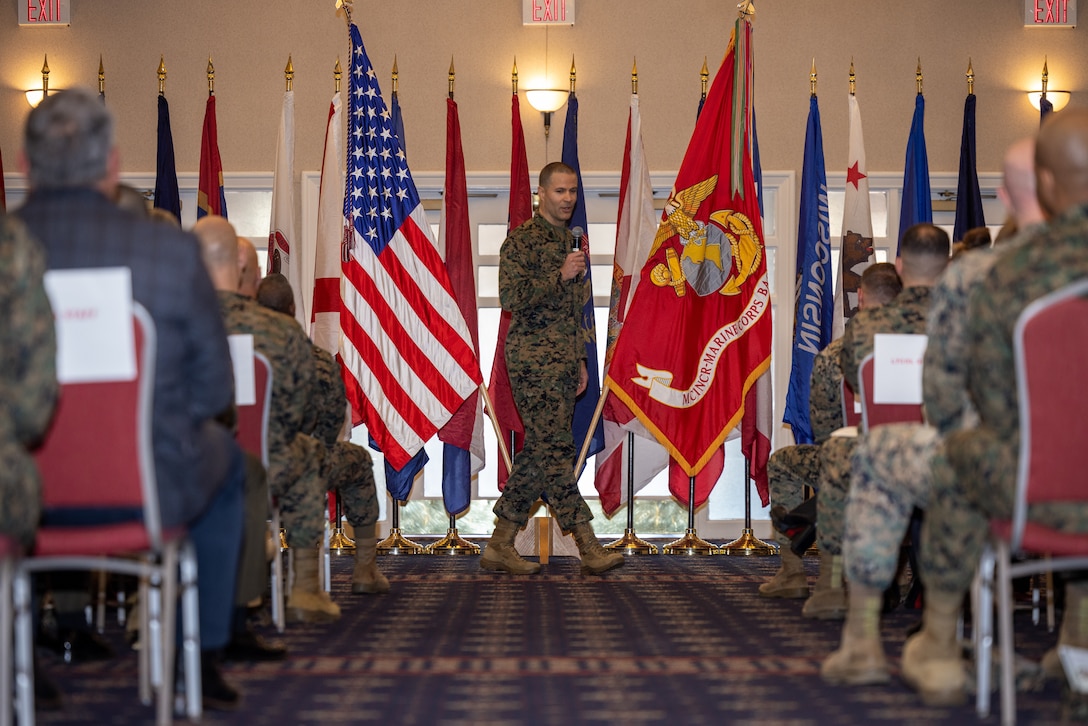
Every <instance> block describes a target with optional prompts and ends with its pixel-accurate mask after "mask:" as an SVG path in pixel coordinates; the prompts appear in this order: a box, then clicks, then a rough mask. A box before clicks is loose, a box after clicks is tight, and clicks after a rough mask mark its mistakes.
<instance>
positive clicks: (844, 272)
mask: <svg viewBox="0 0 1088 726" xmlns="http://www.w3.org/2000/svg"><path fill="white" fill-rule="evenodd" d="M849 153H850V157H849V159H850V162H849V163H848V164H847V165H846V199H845V200H844V201H843V208H842V237H841V244H840V247H839V279H838V282H837V283H836V284H835V322H834V325H833V327H832V329H831V339H832V340H834V339H835V338H838V337H840V336H841V335H842V332H843V330H844V329H845V327H846V321H847V320H849V319H850V318H852V317H853V316H854V313H856V312H857V311H858V287H860V286H861V273H862V271H863V270H864V269H865V268H866V267H868V266H869V265H870V263H872V261H873V217H872V214H871V213H870V208H869V177H868V176H867V167H866V166H865V140H864V139H863V138H862V134H861V108H860V107H859V106H858V99H857V97H856V96H855V95H854V94H852V93H851V94H850V144H849Z"/></svg>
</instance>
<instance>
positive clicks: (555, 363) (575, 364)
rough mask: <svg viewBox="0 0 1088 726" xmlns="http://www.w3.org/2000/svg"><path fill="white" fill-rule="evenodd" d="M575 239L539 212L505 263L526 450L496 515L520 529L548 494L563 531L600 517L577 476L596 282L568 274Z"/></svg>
mask: <svg viewBox="0 0 1088 726" xmlns="http://www.w3.org/2000/svg"><path fill="white" fill-rule="evenodd" d="M572 239H573V238H572V237H571V233H570V230H568V229H567V228H566V227H557V226H555V225H553V224H551V223H550V222H548V221H547V220H545V219H544V218H543V217H542V216H540V215H539V214H537V215H535V216H533V218H532V219H530V220H529V221H528V222H526V223H525V224H522V225H521V226H520V227H518V228H517V229H515V230H514V231H513V232H511V233H510V236H509V237H507V238H506V241H505V242H503V245H502V250H501V256H500V259H499V301H500V302H501V303H502V307H503V310H507V311H509V312H510V314H511V320H510V331H509V334H508V335H507V338H506V364H507V368H508V370H509V372H510V385H511V388H512V389H513V394H514V403H515V404H516V405H517V409H518V414H519V415H520V416H521V420H522V423H523V424H524V425H525V445H524V447H523V448H522V450H521V451H520V452H519V453H518V455H517V457H516V458H515V459H514V468H513V471H512V472H511V473H510V479H509V480H508V481H507V483H506V489H505V490H504V491H503V493H502V496H501V497H499V501H498V502H496V503H495V509H494V511H495V514H497V515H499V516H500V517H502V518H503V519H506V520H508V521H511V522H515V523H517V524H519V525H524V524H525V522H526V521H527V519H528V515H529V510H530V508H531V507H532V505H533V502H535V501H536V500H537V498H538V497H539V496H540V495H541V493H542V492H543V493H545V494H546V495H547V497H548V503H549V505H550V506H551V508H552V511H553V512H554V513H555V517H556V519H558V520H559V524H560V526H562V527H563V528H564V529H571V528H573V527H574V526H575V525H576V524H581V523H583V522H588V521H589V520H591V519H592V518H593V515H592V514H591V513H590V511H589V507H588V506H586V503H585V500H584V499H582V495H581V494H579V493H578V483H577V480H576V479H575V477H574V460H575V448H574V436H573V434H572V433H571V421H572V419H573V418H574V399H575V395H576V393H577V391H578V377H579V370H580V363H581V361H582V360H584V359H585V357H586V351H585V344H584V342H583V340H582V332H581V320H582V306H583V305H585V303H586V301H587V300H588V299H589V283H588V282H587V281H586V280H584V279H574V280H569V281H564V280H563V279H562V277H561V273H560V267H562V265H563V261H564V260H565V259H566V257H567V255H568V254H569V253H570V250H571V240H572Z"/></svg>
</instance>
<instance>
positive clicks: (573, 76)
mask: <svg viewBox="0 0 1088 726" xmlns="http://www.w3.org/2000/svg"><path fill="white" fill-rule="evenodd" d="M577 82H578V71H577V70H576V69H575V68H574V54H573V53H571V56H570V95H572V96H573V95H574V85H575V83H577Z"/></svg>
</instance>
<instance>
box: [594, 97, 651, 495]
mask: <svg viewBox="0 0 1088 726" xmlns="http://www.w3.org/2000/svg"><path fill="white" fill-rule="evenodd" d="M653 196H654V190H653V186H652V185H651V183H650V170H649V167H647V165H646V152H645V149H644V147H643V144H642V120H641V117H640V115H639V107H638V96H637V95H636V94H631V111H630V114H629V116H628V119H627V142H626V143H625V145H624V149H623V167H622V173H621V175H620V203H619V218H618V221H617V223H616V252H615V257H614V259H613V262H612V297H611V300H610V301H609V306H608V346H607V348H606V350H605V360H604V369H605V371H606V372H607V371H608V365H609V362H610V361H611V358H612V350H613V347H614V346H615V342H616V337H617V336H618V335H619V332H620V330H621V329H622V328H623V323H624V321H625V320H626V318H627V310H628V308H630V306H631V296H632V295H633V294H634V291H635V288H636V287H637V286H638V282H639V275H638V273H639V271H640V270H641V269H642V265H643V263H644V262H645V261H646V258H647V257H648V256H649V253H650V246H651V245H652V244H653V241H654V233H655V232H657V220H656V219H655V216H654V200H653ZM603 418H604V449H603V450H602V451H600V452H598V454H597V458H596V476H595V478H594V481H593V483H594V486H596V488H597V493H598V494H599V495H600V499H601V507H602V508H603V509H604V512H605V514H608V515H611V514H612V513H613V512H615V511H616V510H617V509H619V508H620V505H621V504H622V498H623V496H624V492H625V491H626V489H625V487H626V484H627V481H628V476H629V473H630V472H633V476H634V489H635V491H636V492H637V491H638V490H640V489H642V488H643V487H644V486H646V485H647V484H649V483H650V480H651V479H653V478H654V477H655V476H657V474H658V472H660V471H661V470H662V469H664V468H665V467H666V466H667V465H668V463H669V452H668V451H666V450H665V448H664V447H663V446H661V444H659V443H657V440H656V439H654V437H653V435H652V434H650V433H649V432H648V431H647V430H646V427H645V426H643V425H642V422H641V421H639V420H638V419H637V418H635V415H634V414H632V413H631V409H629V408H627V406H626V405H624V403H623V401H621V400H619V399H618V398H616V397H615V396H609V397H608V398H606V399H605V403H604V411H603ZM628 433H633V434H635V435H636V436H638V439H637V442H636V443H635V445H634V446H633V447H631V448H630V449H629V448H628V436H627V434H628ZM632 452H633V454H634V466H633V467H632V468H631V469H630V472H629V469H628V464H629V462H628V457H629V455H630V454H631V453H632Z"/></svg>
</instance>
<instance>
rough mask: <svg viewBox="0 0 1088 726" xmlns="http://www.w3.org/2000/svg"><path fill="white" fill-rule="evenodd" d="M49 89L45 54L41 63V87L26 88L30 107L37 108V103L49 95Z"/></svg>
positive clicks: (55, 90)
mask: <svg viewBox="0 0 1088 726" xmlns="http://www.w3.org/2000/svg"><path fill="white" fill-rule="evenodd" d="M49 90H50V89H49V55H48V54H46V56H45V61H44V62H43V63H42V87H41V88H28V89H27V90H26V102H27V103H28V104H30V107H31V108H37V107H38V104H39V103H41V102H42V101H43V100H45V97H46V96H48V95H49ZM52 90H53V92H54V93H55V92H57V91H59V90H60V89H59V88H54V89H52Z"/></svg>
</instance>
